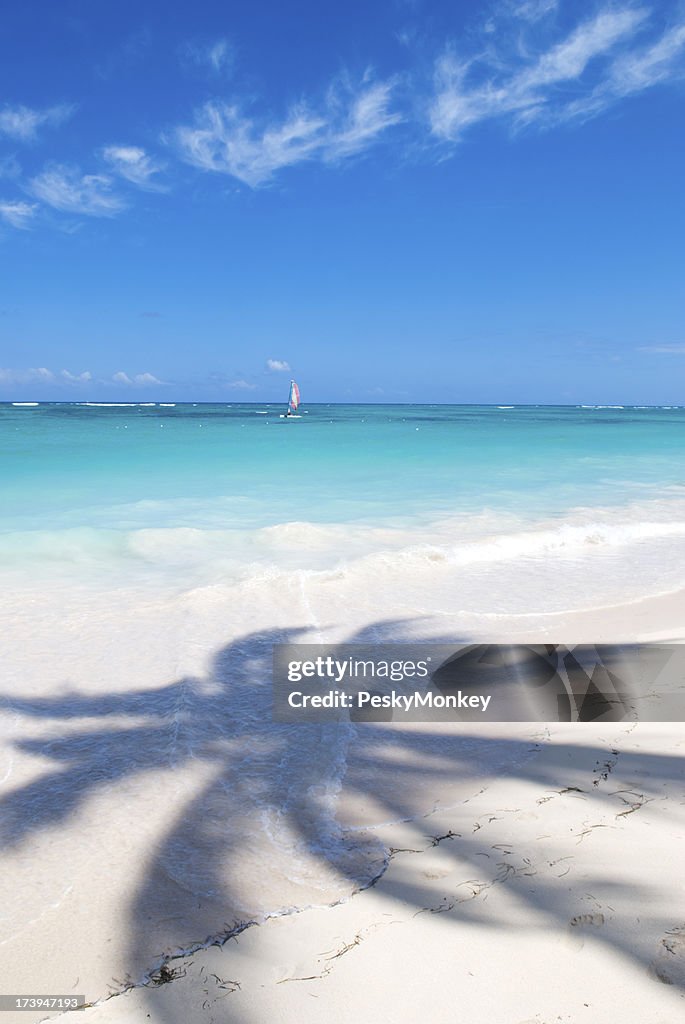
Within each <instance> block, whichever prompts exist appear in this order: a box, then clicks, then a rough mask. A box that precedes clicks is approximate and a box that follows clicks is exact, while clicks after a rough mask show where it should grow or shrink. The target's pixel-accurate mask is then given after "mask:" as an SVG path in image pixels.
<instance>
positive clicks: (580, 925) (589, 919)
mask: <svg viewBox="0 0 685 1024" xmlns="http://www.w3.org/2000/svg"><path fill="white" fill-rule="evenodd" d="M568 924H569V941H570V945H571V946H572V947H573V948H574V949H582V948H583V946H584V945H585V935H586V934H587V933H588V932H592V931H594V930H595V929H596V928H601V927H602V925H603V924H604V914H599V913H597V914H576V916H575V917H572V918H571V920H570V921H569V923H568Z"/></svg>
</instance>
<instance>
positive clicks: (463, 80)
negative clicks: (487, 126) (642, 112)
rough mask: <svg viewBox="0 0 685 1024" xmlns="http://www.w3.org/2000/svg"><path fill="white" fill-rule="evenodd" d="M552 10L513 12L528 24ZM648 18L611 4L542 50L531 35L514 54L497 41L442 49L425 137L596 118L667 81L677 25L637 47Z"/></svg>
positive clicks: (680, 29) (538, 7) (681, 43)
mask: <svg viewBox="0 0 685 1024" xmlns="http://www.w3.org/2000/svg"><path fill="white" fill-rule="evenodd" d="M553 6H554V5H551V4H544V3H537V4H533V3H531V4H527V3H524V4H521V5H519V7H518V8H516V9H515V10H514V13H516V12H518V14H519V16H520V17H522V18H524V19H526V20H528V21H536V20H538V18H537V16H536V15H539V16H540V17H541V16H542V14H544V13H548V12H549V11H550V10H552V9H553ZM510 11H511V9H510ZM650 14H651V11H650V9H649V8H647V7H639V6H635V5H624V6H622V7H619V6H616V5H613V4H612V5H608V6H606V7H605V8H604V9H601V10H599V11H598V12H597V13H596V14H595V15H594V16H593V17H591V18H589V19H587V20H584V21H582V22H581V23H580V24H578V25H576V27H575V28H574V29H573V30H572V31H571V32H570V33H568V34H567V35H565V36H564V37H563V38H561V39H557V40H556V41H554V42H551V43H550V41H549V39H548V37H547V35H546V34H545V45H541V43H540V39H539V34H538V37H537V38H535V39H533V38H530V33H525V34H524V37H523V40H522V41H521V40H519V44H518V49H517V51H516V52H515V53H510V52H506V51H505V50H503V49H502V48H500V49H498V47H497V39H495V40H494V41H491V42H490V45H489V46H487V47H485V48H484V49H483V50H481V51H479V52H477V53H475V54H459V53H457V51H456V50H455V49H450V50H448V51H447V52H445V53H444V54H443V55H442V57H441V58H440V59H439V60H438V61H437V63H436V69H435V93H434V96H433V98H432V101H431V103H430V109H429V119H430V126H431V130H432V132H433V134H434V135H435V136H437V137H438V138H439V139H442V140H447V141H451V142H455V141H457V140H459V138H460V137H461V136H462V134H463V132H464V131H465V130H466V129H468V128H469V127H471V126H473V125H475V124H478V123H480V122H483V121H486V120H490V119H494V118H501V119H505V120H508V121H509V123H511V124H512V125H514V126H520V125H525V124H532V123H537V124H540V125H543V126H549V125H551V124H554V123H559V122H562V121H570V120H573V119H582V118H587V117H590V116H596V115H597V114H598V113H600V112H601V111H602V110H604V109H605V108H606V107H608V106H609V105H610V104H611V103H614V102H616V101H617V100H618V99H620V98H622V97H625V96H628V95H630V94H633V93H637V92H640V91H642V90H643V89H647V88H649V87H651V86H653V85H655V84H657V83H658V82H662V81H665V80H667V79H669V78H672V77H674V75H676V74H678V73H680V72H682V66H678V62H679V60H680V58H681V56H682V53H683V48H684V47H685V24H682V25H676V26H673V27H671V28H669V29H668V30H667V31H666V32H665V33H663V34H662V35H661V36H660V37H659V38H658V39H656V40H652V41H650V42H649V43H645V42H643V40H642V35H643V33H645V32H646V31H648V29H649V27H650ZM533 34H534V35H535V33H533ZM638 37H640V38H638Z"/></svg>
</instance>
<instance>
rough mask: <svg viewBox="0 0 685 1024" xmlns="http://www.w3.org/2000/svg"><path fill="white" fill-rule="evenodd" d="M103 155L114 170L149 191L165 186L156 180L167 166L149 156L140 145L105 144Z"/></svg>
mask: <svg viewBox="0 0 685 1024" xmlns="http://www.w3.org/2000/svg"><path fill="white" fill-rule="evenodd" d="M102 155H103V157H104V159H105V160H106V162H107V163H108V164H109V166H110V167H111V169H112V171H113V172H114V173H116V174H119V175H120V176H121V177H122V178H125V179H126V181H130V182H131V183H132V184H133V185H137V186H138V187H139V188H142V189H145V190H146V191H148V192H161V191H164V190H165V186H164V185H163V184H162V183H161V182H159V181H157V180H155V175H157V174H159V173H160V172H161V171H163V170H164V169H165V167H166V164H163V163H158V162H157V161H155V160H153V158H152V157H150V156H148V154H147V153H146V152H145V150H144V149H141V147H140V146H105V148H104V149H103V151H102Z"/></svg>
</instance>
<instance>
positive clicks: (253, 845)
mask: <svg viewBox="0 0 685 1024" xmlns="http://www.w3.org/2000/svg"><path fill="white" fill-rule="evenodd" d="M402 630H403V625H402V624H401V623H383V622H379V623H377V624H375V625H374V626H373V627H370V628H369V629H368V630H365V631H364V633H363V634H361V633H360V634H357V635H355V636H352V637H350V638H349V642H352V643H354V642H360V641H366V642H368V641H369V640H370V639H372V638H373V639H374V640H376V639H379V638H386V639H393V640H395V641H398V640H401V639H402ZM300 636H301V632H300V631H299V630H296V629H292V630H286V631H284V630H278V631H270V632H261V633H254V634H251V635H248V636H244V637H241V638H240V639H239V640H237V641H235V642H233V643H231V644H229V645H227V646H226V647H225V648H223V649H222V650H221V651H220V652H218V654H217V655H216V657H215V659H214V663H213V668H212V671H211V673H210V676H209V677H208V678H202V679H199V678H185V679H179V680H176V681H174V682H172V683H170V684H169V685H168V686H165V687H162V688H160V689H149V690H144V691H136V692H127V691H121V692H119V693H109V694H103V695H98V696H95V697H93V696H84V695H83V694H79V693H66V694H62V695H60V696H56V697H51V698H37V699H30V698H16V697H11V696H8V695H5V696H4V697H1V696H0V699H1V700H2V703H3V704H4V705H5V706H7V707H9V708H10V709H11V710H12V712H13V713H14V714H15V715H18V716H20V720H21V722H22V728H23V735H22V737H21V738H20V739H18V740H17V741H16V746H17V748H19V749H21V750H22V751H24V752H28V753H29V754H35V755H36V756H40V757H41V758H48V759H49V761H50V762H51V764H52V766H53V767H51V769H48V770H46V771H45V772H44V773H43V774H42V775H41V776H40V777H39V778H37V779H35V780H33V781H31V782H30V783H28V784H27V785H26V786H24V787H20V788H18V789H16V790H13V791H11V792H10V793H8V794H7V795H6V796H4V797H3V798H2V799H0V818H1V820H2V821H3V829H2V836H1V842H2V846H5V847H12V846H17V845H19V844H22V843H26V842H27V841H29V840H30V838H31V836H32V834H34V833H35V832H36V831H38V830H45V829H50V828H54V827H56V826H58V825H61V824H63V823H64V822H65V821H66V820H68V819H70V818H72V817H73V816H75V815H77V814H78V812H79V809H80V808H81V807H82V805H83V804H84V802H86V801H87V800H88V799H89V798H90V797H91V796H94V795H96V794H98V793H100V792H101V791H103V790H106V789H107V787H111V786H113V785H116V784H118V783H120V782H121V781H122V780H124V779H129V778H133V777H135V776H141V778H144V776H145V775H146V774H150V773H158V772H160V771H163V772H167V771H168V772H176V773H180V774H182V773H183V772H184V770H185V769H187V768H188V767H189V766H190V765H192V764H196V763H197V762H202V763H203V764H205V765H206V766H207V768H208V770H209V777H210V781H209V782H208V783H206V784H205V785H204V786H203V787H201V788H200V789H199V790H198V791H196V792H195V794H194V796H193V798H192V801H191V802H189V801H187V799H185V798H181V799H180V800H179V803H178V805H177V806H175V807H174V814H175V816H174V820H173V823H172V825H171V827H170V828H169V829H168V831H167V833H166V834H165V835H163V836H162V837H161V838H160V839H159V841H158V843H157V846H156V848H155V849H154V850H152V851H150V855H149V857H148V860H147V863H146V864H145V866H144V869H143V871H142V875H141V879H140V882H139V884H138V886H137V889H136V894H135V898H134V899H133V901H132V903H131V905H130V906H129V908H128V914H129V935H130V946H129V950H128V958H129V962H130V972H129V973H130V976H131V978H132V979H133V980H134V981H136V982H140V981H145V980H146V979H147V981H148V982H149V981H150V978H151V977H157V978H158V977H159V974H158V973H157V975H155V971H156V972H159V970H160V966H161V965H163V964H166V963H167V962H168V961H169V959H170V958H172V957H173V956H175V955H180V954H181V952H182V951H186V952H187V951H189V950H191V949H193V948H198V947H201V946H203V945H206V944H209V943H212V942H216V943H218V944H221V943H223V942H225V941H226V939H227V938H228V937H229V936H230V935H231V934H233V933H239V932H240V929H241V928H242V927H244V925H245V924H247V923H249V922H251V921H255V920H259V919H260V916H262V915H263V914H264V913H265V912H282V911H285V910H287V909H288V908H289V907H290V908H294V907H296V906H302V905H303V904H306V903H317V902H318V903H324V904H325V903H327V902H335V901H336V899H339V898H344V897H345V896H347V895H349V894H350V893H352V892H354V891H356V890H357V889H360V888H364V887H365V886H368V885H370V884H372V883H373V881H374V879H375V878H377V877H378V876H379V874H381V873H382V872H383V870H384V867H385V865H386V864H387V859H388V853H389V851H388V850H387V849H386V848H385V847H384V846H383V844H382V843H381V841H380V839H379V838H378V836H377V835H375V834H374V832H373V830H366V831H364V830H357V829H356V828H355V827H354V822H351V821H341V820H340V819H339V818H337V817H336V815H335V795H336V792H337V788H338V787H339V783H340V775H341V766H342V765H343V764H345V765H346V768H345V778H344V788H345V791H346V793H347V794H348V795H351V796H352V797H355V796H356V797H359V798H366V797H367V796H368V795H369V794H372V795H373V797H374V799H375V800H376V803H377V805H378V806H379V807H380V808H381V810H382V816H383V819H384V820H385V821H411V822H413V824H411V825H410V826H409V828H410V829H413V831H414V834H415V841H416V848H417V849H420V848H425V847H426V846H430V845H431V842H432V841H433V840H432V839H431V837H430V834H429V832H428V831H427V819H426V818H425V817H422V814H425V810H426V809H425V808H423V810H422V811H420V810H418V807H417V804H416V801H415V799H414V798H413V797H411V796H410V795H409V794H411V793H413V792H415V791H416V780H417V778H419V777H420V778H421V783H422V787H423V792H424V793H425V792H427V791H428V792H430V791H431V787H433V791H434V792H435V793H436V794H439V793H440V792H441V789H444V787H445V786H446V784H453V782H454V779H455V778H472V779H473V780H474V783H473V789H474V791H475V790H477V788H478V785H477V779H478V777H479V774H480V775H482V776H486V775H487V774H488V772H491V771H493V770H495V771H496V770H498V769H499V770H501V771H502V772H504V773H506V774H507V775H509V776H510V777H511V778H514V779H518V780H520V781H522V782H524V783H525V784H526V786H527V787H528V790H527V791H529V792H530V793H531V794H532V798H534V799H543V798H546V795H547V794H550V793H551V794H558V793H559V791H560V789H564V788H566V789H567V790H568V792H570V793H573V792H574V791H575V790H579V791H580V790H582V791H583V799H584V800H585V801H586V803H587V814H588V818H589V819H590V818H592V816H593V814H603V813H606V812H607V811H613V812H615V813H616V814H618V813H619V811H620V804H617V799H616V794H615V792H613V791H612V790H611V789H610V788H609V787H604V786H602V785H594V784H593V783H594V781H595V779H594V778H591V777H589V776H588V771H590V773H591V769H588V765H592V764H593V763H594V764H596V765H598V766H601V765H602V764H604V763H606V762H607V756H608V755H607V748H606V746H605V745H604V744H603V743H602V742H601V741H599V740H598V741H597V743H596V744H594V745H593V744H587V743H585V744H583V745H576V744H573V743H556V744H554V745H553V747H551V748H548V749H547V750H546V755H545V757H544V758H541V757H537V756H536V751H535V748H534V745H532V744H531V739H530V735H531V732H532V730H531V729H530V728H528V729H527V730H526V729H523V728H519V730H518V731H516V730H514V733H513V737H512V734H509V735H506V734H504V733H502V734H499V733H498V732H497V731H496V730H494V731H493V730H490V734H489V735H485V734H484V733H485V729H484V727H481V729H480V733H479V734H477V735H476V733H475V732H474V730H473V729H471V730H469V729H463V728H461V727H460V726H459V725H458V724H455V725H454V726H451V725H447V726H441V727H437V728H435V729H432V730H426V729H425V728H421V727H415V728H414V727H408V726H406V725H405V726H403V728H402V729H401V730H398V729H397V728H395V727H394V726H393V724H392V723H374V724H360V725H358V726H356V727H351V726H349V725H347V724H340V725H339V724H332V725H303V724H299V725H283V724H277V723H274V722H273V721H272V718H271V656H272V648H273V644H274V643H277V642H278V643H283V642H288V641H290V642H294V641H296V640H297V639H298V638H299V637H300ZM452 640H453V638H452ZM453 642H454V640H453ZM462 642H466V641H465V640H464V641H462ZM32 720H36V721H39V722H40V723H41V730H40V731H39V732H40V734H39V735H34V736H31V735H30V723H31V721H32ZM46 723H47V724H48V725H49V727H50V730H49V732H48V733H47V734H46V732H45V725H46ZM517 735H518V738H516V736H517ZM621 769H622V772H623V774H624V775H626V776H630V778H631V779H635V780H640V784H641V787H642V790H643V795H644V796H645V799H648V798H649V799H651V798H652V797H656V796H658V793H659V787H660V785H661V784H663V783H667V782H671V781H678V782H681V781H682V773H683V764H682V761H679V760H678V759H676V758H674V757H669V756H665V755H664V756H661V755H658V754H653V753H644V754H643V753H640V754H638V753H630V754H627V755H626V756H625V758H624V761H623V763H622V765H621ZM390 781H392V785H390ZM464 813H465V812H464V810H463V808H462V809H461V810H460V812H459V814H458V815H457V816H456V817H459V818H460V819H461V820H462V821H463V820H464ZM664 813H666V810H664ZM132 814H135V807H132ZM455 820H456V818H455ZM505 824H506V828H505V827H504V825H503V826H502V830H501V834H500V833H499V832H498V828H499V826H498V825H497V822H496V821H494V822H493V821H491V822H488V828H487V829H484V830H481V829H480V827H474V829H472V831H471V832H470V833H467V832H465V831H464V832H462V834H461V835H460V836H459V837H456V836H449V835H448V836H445V837H443V840H442V841H443V842H444V843H445V844H446V847H448V848H449V850H450V853H452V854H453V857H454V860H455V863H456V864H458V865H459V867H460V869H461V867H462V866H463V869H464V871H463V874H464V879H473V878H476V879H478V878H481V877H482V878H483V879H484V884H486V885H499V884H510V882H511V879H512V878H514V879H515V878H516V877H517V875H518V876H520V875H521V874H523V869H524V867H525V865H522V864H520V863H519V862H517V861H516V858H515V855H514V854H512V855H511V856H508V855H506V854H502V855H501V856H499V859H497V855H495V854H493V850H495V848H496V847H498V846H502V845H503V844H504V843H505V840H506V841H508V838H507V837H508V835H509V832H508V829H509V825H510V819H508V820H507V821H506V822H505ZM476 825H477V823H476ZM617 827H618V826H617ZM265 836H270V837H271V839H269V842H270V843H271V847H270V849H271V852H272V854H273V862H272V863H270V864H269V865H265V864H264V862H263V859H262V858H263V856H264V852H265ZM433 839H436V840H440V837H433ZM498 840H499V842H498ZM267 846H268V843H267ZM257 847H259V849H258V852H257V853H256V855H255V856H253V851H254V850H256V849H257ZM486 858H487V859H488V860H489V861H490V867H489V868H488V869H487V870H485V871H484V863H485V860H486ZM293 863H297V864H299V865H300V868H298V871H299V875H300V877H299V878H295V877H294V876H295V875H297V874H298V871H292V870H291V869H292V866H293ZM501 865H504V868H502V866H501ZM507 865H508V866H507ZM289 870H290V875H289ZM302 876H304V881H303V877H302ZM387 884H388V890H387V891H388V893H389V894H390V895H392V896H393V897H394V898H396V899H397V900H399V901H401V902H403V903H405V904H409V905H412V906H414V907H415V909H416V912H417V913H418V912H422V913H434V914H438V915H439V918H440V921H441V924H442V925H443V926H444V927H445V928H449V924H450V920H453V919H454V918H453V917H451V916H450V913H449V912H445V911H446V910H448V909H451V910H454V908H455V907H457V908H458V914H459V920H460V921H461V923H462V924H463V923H470V924H472V925H474V926H476V925H477V924H478V921H479V917H480V913H481V909H482V905H481V904H479V900H478V898H477V895H478V894H477V893H476V894H475V895H474V894H473V893H471V894H470V895H469V893H468V891H466V892H464V890H463V889H462V890H461V891H459V892H457V891H455V892H447V893H445V896H444V901H443V902H442V903H440V902H439V903H438V904H437V905H435V895H434V891H433V890H432V889H430V888H429V887H426V888H425V891H424V890H422V888H421V885H420V884H415V883H412V884H411V885H410V884H408V883H407V882H406V880H403V877H402V875H401V874H398V876H397V877H396V878H395V877H394V876H391V877H390V878H389V880H388V882H387ZM587 884H588V881H587V879H585V881H584V885H585V886H587ZM594 884H595V886H596V887H597V888H598V889H602V890H603V891H604V892H609V891H611V889H612V886H616V885H617V884H618V883H615V882H613V881H612V879H611V878H608V877H601V876H600V875H598V876H597V877H596V878H595V879H594ZM317 895H318V899H317ZM634 895H635V896H636V898H637V899H638V900H639V901H640V902H644V901H646V902H648V903H649V900H650V895H651V890H650V883H649V881H648V880H647V879H646V880H645V882H644V884H643V886H642V888H641V891H640V892H634ZM515 896H516V899H518V900H520V901H522V902H523V903H524V904H526V905H527V906H528V907H530V908H532V909H533V910H534V911H535V912H536V913H537V914H538V915H539V917H540V919H541V920H545V921H546V922H548V924H549V926H550V927H555V926H556V927H560V928H566V927H567V926H568V923H569V921H571V920H573V918H574V914H576V913H577V907H578V903H577V899H576V894H574V892H573V887H572V886H569V885H568V884H566V883H564V884H563V885H562V884H559V883H557V882H556V881H555V880H554V879H553V878H550V877H548V876H545V877H543V876H542V874H540V875H539V876H538V877H537V878H536V879H535V883H534V884H532V885H531V884H527V885H525V886H515ZM462 897H463V898H462ZM270 900H271V902H269V901H270ZM279 900H280V902H279ZM448 904H449V905H450V906H449V907H448ZM497 923H498V926H499V927H501V929H502V930H505V929H510V928H511V927H513V926H512V924H511V922H510V920H509V919H508V918H504V917H503V918H502V919H501V920H500V921H498V922H497ZM652 925H653V927H652V929H651V934H653V933H654V931H655V929H656V931H659V929H661V933H665V932H666V931H667V929H668V928H669V927H671V926H672V925H673V921H672V920H667V919H666V918H664V920H663V921H653V922H652ZM642 934H643V933H638V932H637V931H636V932H633V933H631V932H630V931H629V930H624V931H622V932H620V933H616V932H614V931H609V930H605V931H604V932H602V931H598V932H597V935H596V939H597V941H599V942H604V943H607V944H609V945H610V946H611V948H612V949H613V951H614V952H615V953H617V954H620V955H621V956H623V957H624V958H625V959H626V961H629V962H630V963H632V964H634V965H635V964H637V965H640V966H641V967H643V968H647V967H648V966H649V965H650V963H651V958H653V955H654V950H653V949H652V948H651V946H649V943H648V942H646V941H644V940H643V938H642ZM165 969H166V968H165ZM167 980H171V979H167ZM100 995H104V993H100ZM165 1012H166V1015H167V1019H168V1021H169V1024H175V1022H176V1020H177V1018H176V1017H175V1016H174V1013H175V1011H174V1009H173V1005H172V1003H169V1004H168V1006H167V1009H166V1011H165ZM231 1019H232V1020H235V1019H236V1018H235V1017H234V1016H233V1017H232V1018H231ZM178 1024H180V1018H178Z"/></svg>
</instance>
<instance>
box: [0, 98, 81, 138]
mask: <svg viewBox="0 0 685 1024" xmlns="http://www.w3.org/2000/svg"><path fill="white" fill-rule="evenodd" d="M73 109H74V108H73V107H71V106H69V105H67V104H65V103H62V104H58V105H57V106H54V107H46V108H45V109H43V110H35V109H33V108H32V107H25V106H23V105H18V106H9V105H6V106H4V107H3V108H2V109H1V110H0V135H6V136H8V138H10V139H16V140H17V141H18V142H31V141H32V140H33V139H35V138H36V136H37V134H38V129H39V128H42V127H43V126H47V127H51V128H54V127H57V125H60V124H62V122H63V121H66V120H67V118H68V117H70V116H71V114H72V113H73Z"/></svg>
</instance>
